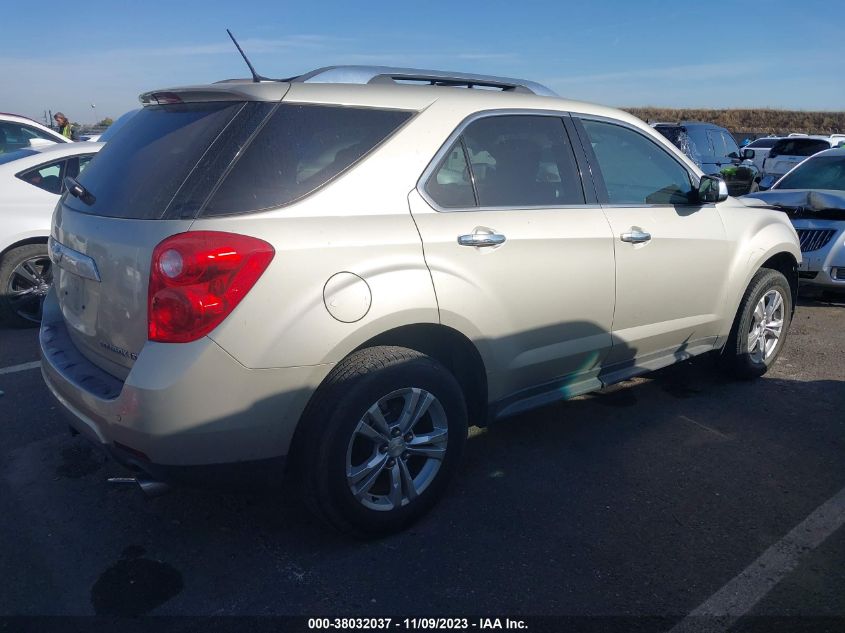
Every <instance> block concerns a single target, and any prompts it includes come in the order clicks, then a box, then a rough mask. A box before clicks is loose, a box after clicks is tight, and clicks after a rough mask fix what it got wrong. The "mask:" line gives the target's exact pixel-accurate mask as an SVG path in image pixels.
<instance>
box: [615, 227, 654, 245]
mask: <svg viewBox="0 0 845 633" xmlns="http://www.w3.org/2000/svg"><path fill="white" fill-rule="evenodd" d="M619 239H620V240H622V241H623V242H630V243H631V244H642V243H643V242H648V241H649V240H650V239H651V233H646V232H645V231H643V230H642V229H635V228H633V227H631V230H630V231H629V232H628V233H623V234H622V235H620V236H619Z"/></svg>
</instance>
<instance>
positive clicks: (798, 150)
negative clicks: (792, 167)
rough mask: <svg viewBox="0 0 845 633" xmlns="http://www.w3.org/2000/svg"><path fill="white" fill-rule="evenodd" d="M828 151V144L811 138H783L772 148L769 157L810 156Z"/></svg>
mask: <svg viewBox="0 0 845 633" xmlns="http://www.w3.org/2000/svg"><path fill="white" fill-rule="evenodd" d="M825 149H830V143H828V142H827V141H823V140H821V139H813V138H785V139H781V140H780V141H778V142H777V143H775V144H774V146H772V151H771V152H769V155H770V156H772V157H774V156H812V155H813V154H816V153H818V152H820V151H822V150H825Z"/></svg>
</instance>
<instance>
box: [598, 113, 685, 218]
mask: <svg viewBox="0 0 845 633" xmlns="http://www.w3.org/2000/svg"><path fill="white" fill-rule="evenodd" d="M582 123H583V125H584V128H585V130H586V132H587V136H588V137H589V141H590V146H591V147H592V150H593V153H594V155H595V160H596V162H597V163H598V167H599V170H600V172H601V176H602V178H603V180H604V184H605V188H606V190H607V197H608V202H609V203H610V204H638V205H644V204H689V203H690V200H691V197H690V194H691V192H692V182H691V180H690V176H689V172H688V171H687V170H686V168H685V167H683V166H682V165H681V163H680V162H679V161H677V160H675V159H674V158H673V157H672V156H671V155H670V154H669V153H668V152H667V151H666V150H664V149H663V148H662V147H660V146H659V145H658V144H657V143H655V142H654V141H652V140H651V139H648V138H646V136H645V135H643V134H641V133H639V132H636V131H634V130H632V129H630V128H628V127H624V126H621V125H616V124H614V123H607V122H604V121H591V120H588V119H586V120H583V121H582Z"/></svg>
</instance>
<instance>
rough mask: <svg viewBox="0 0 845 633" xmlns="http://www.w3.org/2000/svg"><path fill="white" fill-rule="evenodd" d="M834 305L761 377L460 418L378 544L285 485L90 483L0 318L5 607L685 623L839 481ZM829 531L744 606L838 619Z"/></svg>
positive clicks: (636, 389) (657, 385)
mask: <svg viewBox="0 0 845 633" xmlns="http://www.w3.org/2000/svg"><path fill="white" fill-rule="evenodd" d="M843 311H845V305H843V304H836V303H834V304H830V303H821V302H814V301H810V300H804V301H803V302H802V303H801V305H799V307H798V309H797V312H796V314H795V318H794V321H793V323H792V327H791V330H790V335H789V338H788V341H787V344H786V347H785V349H784V351H783V354H782V355H781V357H780V359H779V361H778V363H777V365H776V366H775V368H774V370H773V371H770V372H769V374H767V375H766V376H765V377H764V378H763V379H761V380H758V381H756V382H750V383H741V382H732V381H729V380H726V379H724V378H722V377H720V376H719V375H718V374H717V373H715V372H714V371H713V366H712V363H711V362H710V359H706V358H705V359H698V360H696V361H693V362H686V363H683V364H681V365H678V366H674V367H671V368H668V369H666V370H662V371H660V372H658V373H656V374H653V375H651V376H649V377H646V378H643V379H638V380H635V381H630V382H627V383H625V384H623V385H620V386H617V387H614V388H611V389H608V390H606V391H604V392H601V393H597V394H594V395H590V396H585V397H581V398H578V399H576V400H574V401H570V402H566V403H561V404H559V405H555V406H550V407H547V408H544V409H542V410H539V411H535V412H532V413H530V414H526V415H522V416H519V417H516V418H512V419H510V420H508V421H506V422H503V423H499V424H496V425H494V426H491V427H489V428H487V429H484V430H479V429H474V430H473V433H472V435H471V438H470V441H469V442H468V445H467V451H466V458H465V460H464V465H463V468H462V469H461V472H460V473H459V475H458V477H457V478H456V480H455V481H454V483H453V485H452V488H451V491H450V493H449V494H448V495H447V497H446V498H445V499H444V501H443V502H442V503H441V504H439V505H438V506H437V507H436V508H435V510H434V511H433V512H432V513H431V514H430V515H429V516H427V517H426V518H425V519H424V520H423V521H421V522H420V523H418V524H417V525H415V526H413V527H412V528H411V529H409V530H408V531H406V532H405V533H403V534H400V535H397V536H394V537H391V538H387V539H384V540H380V541H373V542H359V541H353V540H349V539H346V538H343V537H341V536H339V535H337V534H335V533H334V532H332V531H331V530H329V529H326V528H323V527H322V525H321V524H319V523H318V522H316V521H315V520H313V519H312V518H311V517H310V516H308V515H307V514H306V513H305V511H304V509H303V508H302V506H301V505H300V503H299V502H298V501H297V500H296V499H295V496H294V495H292V494H290V492H289V491H287V492H285V491H282V492H279V491H276V492H270V491H261V492H246V493H218V492H198V491H190V490H176V491H174V492H172V493H170V494H168V495H165V496H162V497H158V498H155V499H146V498H144V497H143V496H142V494H141V493H140V492H139V491H138V490H137V489H135V488H123V487H113V486H109V485H107V484H106V483H105V479H106V478H107V477H109V476H121V475H125V474H126V473H125V471H123V470H122V469H121V468H120V467H119V466H118V465H116V464H114V463H112V462H107V461H106V460H105V459H104V458H103V457H101V456H100V455H99V454H98V453H97V452H96V451H95V450H92V449H91V448H90V447H89V446H88V445H87V444H86V443H85V441H84V440H82V439H80V438H78V437H77V438H72V437H71V436H70V435H69V434H68V431H67V426H66V423H65V422H64V421H63V419H62V417H61V416H60V415H59V411H58V410H57V407H56V405H55V404H54V403H53V402H52V400H51V399H50V397H49V395H48V393H47V390H46V388H45V387H44V385H43V384H42V381H41V376H40V373H39V371H38V369H37V368H35V369H33V368H18V369H15V366H17V365H21V364H25V363H29V362H31V361H34V360H37V357H38V354H37V338H36V337H37V334H36V332H35V331H32V330H28V331H20V330H9V329H0V368H12V370H10V371H8V372H5V373H3V372H2V371H0V391H2V392H4V395H2V396H0V437H1V438H2V441H0V543H2V544H3V545H2V547H0V575H2V577H3V578H5V579H7V581H6V582H5V583H4V587H3V590H2V591H0V614H5V615H9V614H20V615H88V614H95V613H96V614H103V615H141V614H147V613H150V614H158V615H245V614H248V615H270V614H295V615H305V616H326V615H347V616H349V615H365V614H371V615H374V614H384V615H392V616H394V617H400V616H401V617H407V616H413V615H432V614H436V615H449V614H456V615H459V614H476V615H490V616H504V615H518V614H523V615H568V616H573V615H574V616H580V615H584V616H596V615H602V616H608V615H611V616H613V615H615V616H667V617H671V618H675V619H676V620H677V621H678V623H679V625H682V624H683V622H682V618H684V617H685V616H686V615H687V614H689V613H691V612H693V611H694V610H695V609H696V608H697V607H699V605H703V604H705V603H706V602H707V601H708V600H709V599H711V597H713V596H715V595H716V594H717V592H719V590H720V589H721V588H722V587H724V586H725V585H726V584H727V583H730V582H731V581H732V580H733V579H735V578H736V577H737V576H738V575H739V574H740V573H741V572H743V570H745V569H746V568H748V567H749V566H750V565H752V564H753V563H755V560H757V559H758V558H759V557H762V556H764V555H766V556H769V554H767V552H772V551H774V552H777V551H778V548H779V547H780V545H779V544H782V543H783V539H784V537H785V536H787V535H789V533H790V531H792V530H793V529H794V528H795V527H796V526H798V525H799V524H801V523H802V521H805V519H807V518H808V517H812V516H816V515H814V514H813V513H814V512H816V510H817V509H818V508H819V507H820V506H822V505H823V504H825V502H827V501H828V500H830V499H832V498H834V497H835V496H836V495H837V494H838V493H840V491H842V490H843V488H845V460H843V449H845V415H843V411H845V362H843V358H844V357H845V328H843V327H842V325H843ZM823 514H824V513H823ZM834 514H835V513H834ZM835 518H836V517H835V516H834V517H833V519H832V518H831V513H830V512H827V515H826V518H825V517H823V519H824V520H825V521H828V523H830V521H832V520H835ZM828 532H829V534H828V533H825V534H823V535H822V536H821V537H820V538H821V542H820V543H819V544H818V546H817V547H813V548H804V549H800V548H799V549H800V551H797V553H796V554H795V556H796V557H795V558H794V560H793V563H794V564H791V567H790V566H789V565H787V566H786V567H785V568H783V569H772V571H771V574H769V580H770V581H773V582H770V583H769V584H771V585H772V586H771V587H768V588H766V590H765V591H764V592H763V595H762V596H759V599H758V600H756V601H755V602H753V604H751V605H749V609H748V610H747V615H746V618H747V616H760V615H765V616H771V615H790V616H796V615H797V616H839V617H843V616H845V576H843V574H842V573H841V570H842V568H843V566H845V531H843V530H841V529H838V526H837V525H836V524H834V525H832V526H830V525H828ZM781 549H782V548H781ZM763 560H764V561H766V560H770V559H769V558H765V557H764V558H763ZM758 576H759V574H758ZM9 579H12V582H9ZM737 582H740V583H742V582H745V581H744V580H742V579H740V580H739V581H737ZM746 589H747V587H746ZM752 589H754V587H752ZM755 590H756V589H755ZM745 621H746V620H744V619H740V620H738V621H736V622H735V625H736V626H737V627H738V628H739V629H742V628H743V622H745Z"/></svg>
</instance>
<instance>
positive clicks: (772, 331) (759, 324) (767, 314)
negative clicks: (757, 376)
mask: <svg viewBox="0 0 845 633" xmlns="http://www.w3.org/2000/svg"><path fill="white" fill-rule="evenodd" d="M784 306H785V303H784V300H783V295H781V293H780V290H778V289H775V288H773V289H772V290H769V291H768V292H767V293H766V294H764V295H763V296H762V297H760V301H758V302H757V306H756V307H755V308H754V313H753V314H752V317H751V331H750V332H749V333H748V353H749V354H750V355H751V359H752V360H753V361H754V362H755V363H763V362H765V361H766V360H767V359H768V358H770V357H771V356H772V354H773V353H774V351H775V349H776V348H777V346H778V342H779V341H780V338H781V335H782V333H783V322H784V318H783V317H784Z"/></svg>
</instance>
